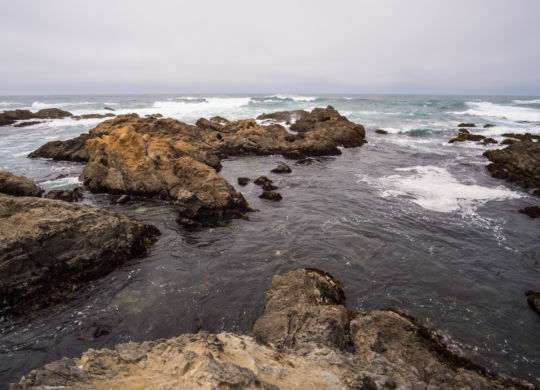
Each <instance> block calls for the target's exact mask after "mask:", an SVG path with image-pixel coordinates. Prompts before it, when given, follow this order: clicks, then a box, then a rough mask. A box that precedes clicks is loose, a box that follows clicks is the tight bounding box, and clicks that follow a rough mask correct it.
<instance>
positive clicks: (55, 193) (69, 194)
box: [44, 187, 83, 202]
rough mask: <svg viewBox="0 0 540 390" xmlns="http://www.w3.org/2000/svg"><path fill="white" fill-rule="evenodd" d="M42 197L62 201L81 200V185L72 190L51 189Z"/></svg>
mask: <svg viewBox="0 0 540 390" xmlns="http://www.w3.org/2000/svg"><path fill="white" fill-rule="evenodd" d="M44 198H47V199H57V200H63V201H64V202H80V201H81V200H83V191H82V187H77V188H74V189H73V190H52V191H49V192H47V194H45V196H44Z"/></svg>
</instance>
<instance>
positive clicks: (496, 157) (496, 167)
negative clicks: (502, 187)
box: [484, 140, 540, 189]
mask: <svg viewBox="0 0 540 390" xmlns="http://www.w3.org/2000/svg"><path fill="white" fill-rule="evenodd" d="M484 156H485V157H487V158H488V159H489V160H490V161H492V163H491V164H489V165H488V170H489V172H490V173H491V175H492V176H493V177H496V178H498V179H505V180H507V181H509V182H512V183H516V184H517V185H519V186H521V187H524V188H531V189H537V188H540V143H539V142H533V141H532V140H524V141H522V142H519V143H516V144H513V145H509V146H507V147H506V148H504V149H495V150H488V151H486V152H484Z"/></svg>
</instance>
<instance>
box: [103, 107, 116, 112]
mask: <svg viewBox="0 0 540 390" xmlns="http://www.w3.org/2000/svg"><path fill="white" fill-rule="evenodd" d="M103 109H104V110H108V111H114V108H111V107H103Z"/></svg>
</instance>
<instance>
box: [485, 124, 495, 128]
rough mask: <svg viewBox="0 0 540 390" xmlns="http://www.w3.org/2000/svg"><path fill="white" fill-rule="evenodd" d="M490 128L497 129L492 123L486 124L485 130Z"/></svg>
mask: <svg viewBox="0 0 540 390" xmlns="http://www.w3.org/2000/svg"><path fill="white" fill-rule="evenodd" d="M490 127H495V125H492V124H491V123H486V124H485V125H484V129H489V128H490Z"/></svg>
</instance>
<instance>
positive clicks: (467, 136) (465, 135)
mask: <svg viewBox="0 0 540 390" xmlns="http://www.w3.org/2000/svg"><path fill="white" fill-rule="evenodd" d="M458 131H459V133H458V136H457V137H455V138H452V139H451V140H450V141H448V143H450V144H453V143H454V142H465V141H475V142H476V141H483V140H485V139H486V137H484V136H483V135H480V134H471V133H470V132H469V130H467V129H458ZM494 141H495V140H494ZM495 142H497V141H495Z"/></svg>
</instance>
